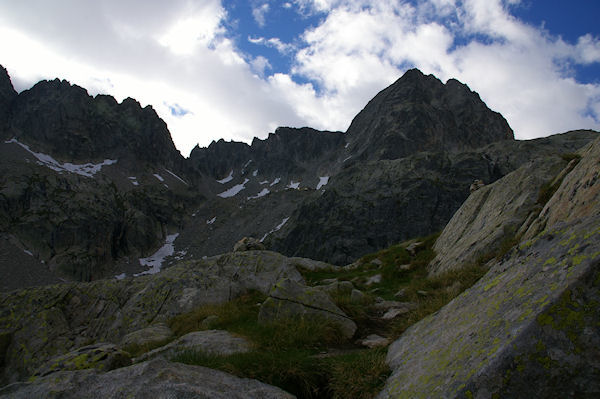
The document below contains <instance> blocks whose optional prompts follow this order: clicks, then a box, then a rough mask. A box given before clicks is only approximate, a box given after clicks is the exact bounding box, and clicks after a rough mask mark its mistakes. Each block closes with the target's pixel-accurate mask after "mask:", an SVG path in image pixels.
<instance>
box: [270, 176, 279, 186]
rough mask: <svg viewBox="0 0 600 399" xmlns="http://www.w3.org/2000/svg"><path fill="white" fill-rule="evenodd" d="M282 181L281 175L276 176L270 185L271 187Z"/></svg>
mask: <svg viewBox="0 0 600 399" xmlns="http://www.w3.org/2000/svg"><path fill="white" fill-rule="evenodd" d="M280 181H281V178H280V177H278V178H276V179H275V180H273V183H271V184H270V185H269V187H273V186H274V185H276V184H279V182H280Z"/></svg>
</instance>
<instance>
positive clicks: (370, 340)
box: [359, 334, 390, 349]
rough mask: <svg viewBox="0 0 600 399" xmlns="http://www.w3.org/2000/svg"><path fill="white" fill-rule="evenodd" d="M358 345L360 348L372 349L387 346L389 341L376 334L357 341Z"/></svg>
mask: <svg viewBox="0 0 600 399" xmlns="http://www.w3.org/2000/svg"><path fill="white" fill-rule="evenodd" d="M359 343H360V345H362V346H366V347H367V348H369V349H373V348H378V347H381V346H387V345H389V343H390V340H389V339H387V338H384V337H382V336H379V335H377V334H371V335H368V336H367V337H366V338H363V339H362V340H359Z"/></svg>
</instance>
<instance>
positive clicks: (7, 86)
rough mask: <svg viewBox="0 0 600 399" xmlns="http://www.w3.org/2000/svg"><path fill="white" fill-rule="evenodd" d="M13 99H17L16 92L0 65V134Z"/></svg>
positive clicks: (6, 120)
mask: <svg viewBox="0 0 600 399" xmlns="http://www.w3.org/2000/svg"><path fill="white" fill-rule="evenodd" d="M15 97H17V92H16V91H15V89H14V88H13V86H12V83H11V82H10V77H9V76H8V72H7V71H6V69H5V68H4V67H3V66H1V65H0V132H2V130H3V129H4V128H5V125H6V123H7V122H8V115H9V113H10V107H11V103H12V101H13V100H14V99H15Z"/></svg>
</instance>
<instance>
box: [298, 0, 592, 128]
mask: <svg viewBox="0 0 600 399" xmlns="http://www.w3.org/2000/svg"><path fill="white" fill-rule="evenodd" d="M370 3H371V4H369V2H368V1H359V0H356V1H346V2H339V1H335V0H302V1H297V4H299V6H301V7H304V8H305V9H306V8H310V9H312V10H313V11H315V12H323V11H327V16H326V18H324V20H323V22H322V23H321V24H320V25H318V26H317V27H315V28H314V29H311V30H309V31H307V32H305V34H304V36H303V39H304V41H305V43H306V47H305V48H303V49H301V50H300V51H299V52H298V53H297V55H296V65H295V67H294V70H293V72H294V73H296V74H298V75H302V76H306V77H309V78H310V79H312V80H313V81H315V82H318V83H319V84H320V85H321V86H322V87H323V88H324V90H325V93H322V94H321V95H322V97H323V98H324V99H327V101H328V103H335V101H334V100H335V99H337V98H339V97H343V96H354V98H356V99H357V101H356V103H355V104H348V103H345V104H344V105H346V106H348V105H349V106H350V108H351V109H352V111H353V112H355V111H358V110H360V104H363V105H364V103H365V102H366V101H367V100H368V99H369V98H368V97H365V96H361V95H360V94H359V93H364V94H365V95H366V93H369V92H373V91H374V88H379V89H381V88H383V87H385V85H387V84H389V83H391V82H392V81H393V80H395V78H397V77H398V76H400V74H401V73H402V72H403V71H404V70H405V69H406V68H408V67H410V66H416V67H418V68H420V69H421V70H423V71H424V72H425V73H433V74H435V75H436V76H438V77H440V78H441V79H444V80H445V79H448V78H451V77H456V78H458V79H459V80H461V81H463V82H465V83H467V84H468V85H469V86H470V87H471V89H473V90H476V91H478V92H479V93H480V94H481V96H482V98H483V99H484V101H486V102H487V104H488V105H489V106H490V107H491V108H492V109H494V110H496V111H499V112H501V113H502V114H503V115H504V116H505V117H506V118H507V119H508V121H509V123H510V124H511V126H512V127H513V129H514V130H515V134H516V136H517V137H519V138H533V137H540V136H544V135H548V134H551V133H556V132H559V131H564V130H568V129H574V128H584V127H586V128H596V129H598V128H600V114H598V112H597V111H596V110H597V109H598V102H599V95H598V93H599V91H600V85H598V84H596V85H593V84H581V83H578V82H576V81H575V80H574V78H573V71H572V68H571V66H572V65H573V63H577V62H579V63H583V64H585V63H591V62H598V60H599V58H600V42H599V40H598V39H597V38H594V37H592V36H591V35H585V36H582V37H581V38H580V39H579V41H578V43H577V44H576V45H573V44H568V43H566V42H564V41H563V40H562V39H560V38H553V37H551V36H549V34H548V33H547V32H545V31H543V30H540V29H537V28H534V27H532V26H530V25H527V24H525V23H523V22H521V21H519V20H517V19H516V18H514V17H513V16H512V15H511V14H510V7H511V6H513V5H515V4H518V3H519V2H518V1H515V0H513V1H502V0H465V1H463V2H462V4H461V3H458V4H456V2H455V1H453V0H430V1H429V2H428V1H421V2H419V3H418V7H415V6H413V5H412V4H411V3H408V2H405V1H390V2H385V3H384V2H375V1H373V2H370ZM358 99H360V100H358ZM337 103H338V104H339V101H338V102H337ZM340 112H341V111H340Z"/></svg>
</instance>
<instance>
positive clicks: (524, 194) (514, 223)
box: [428, 157, 567, 275]
mask: <svg viewBox="0 0 600 399" xmlns="http://www.w3.org/2000/svg"><path fill="white" fill-rule="evenodd" d="M566 165H567V163H566V162H565V161H563V160H562V159H561V158H559V157H550V158H543V159H538V160H536V161H532V162H531V163H529V164H527V165H524V166H521V167H520V168H519V169H517V170H516V171H514V172H512V173H509V174H508V175H506V176H504V177H503V178H502V179H500V180H498V181H496V182H494V183H493V184H490V185H487V186H483V187H481V188H480V189H478V190H477V191H475V192H472V193H471V195H470V196H469V198H467V200H466V201H465V203H464V204H463V205H462V206H461V207H460V209H459V210H458V211H456V213H455V214H454V216H453V217H452V219H450V221H449V222H448V224H447V225H446V227H445V228H444V230H443V231H442V234H441V235H440V237H439V238H438V239H437V241H436V243H435V245H434V247H433V249H434V250H435V252H436V254H437V255H436V257H435V258H434V259H433V260H432V261H431V262H430V264H429V266H428V269H429V273H430V274H432V275H438V274H441V273H444V272H447V271H450V270H456V269H459V268H462V267H465V266H467V265H468V264H469V263H474V262H475V261H477V259H478V258H480V257H482V256H484V255H486V254H489V253H494V251H496V250H497V249H498V247H499V246H500V243H501V242H502V240H503V239H505V240H510V239H511V238H513V237H514V236H515V235H516V234H517V232H518V231H519V229H520V228H521V226H522V225H523V223H524V222H525V221H526V220H527V218H528V217H529V216H531V217H536V216H537V215H538V214H539V211H540V209H541V206H540V205H539V204H538V203H537V200H538V195H539V192H540V188H541V187H542V185H544V184H545V183H547V182H549V181H551V180H552V179H553V178H554V176H556V175H557V174H558V173H559V172H560V171H561V169H562V168H564V167H565V166H566Z"/></svg>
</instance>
